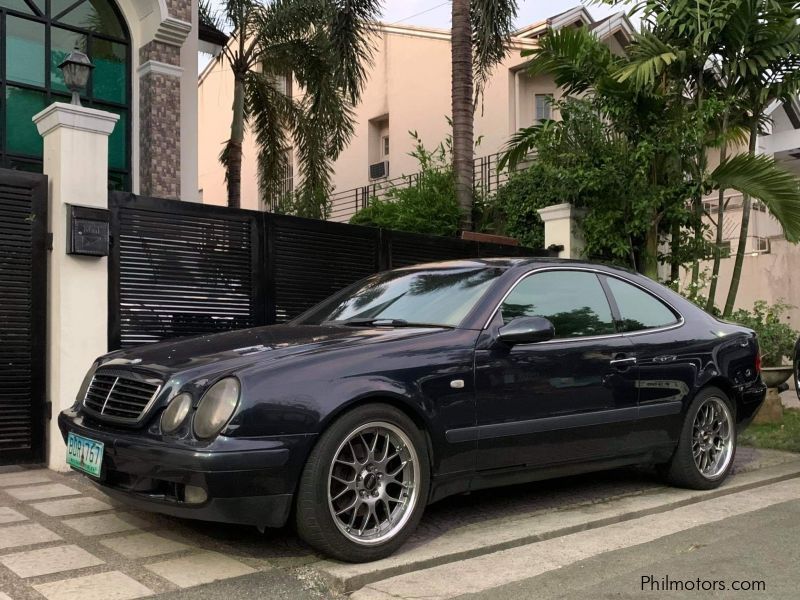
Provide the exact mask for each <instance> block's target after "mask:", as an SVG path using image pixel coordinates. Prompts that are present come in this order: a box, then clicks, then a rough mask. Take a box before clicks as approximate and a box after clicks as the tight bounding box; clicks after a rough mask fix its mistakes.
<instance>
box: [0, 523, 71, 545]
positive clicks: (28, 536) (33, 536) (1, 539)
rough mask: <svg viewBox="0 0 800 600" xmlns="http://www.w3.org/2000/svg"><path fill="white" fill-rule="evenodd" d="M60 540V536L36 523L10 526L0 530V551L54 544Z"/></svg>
mask: <svg viewBox="0 0 800 600" xmlns="http://www.w3.org/2000/svg"><path fill="white" fill-rule="evenodd" d="M60 539H61V536H60V535H58V534H56V533H53V532H52V531H50V530H49V529H47V528H46V527H42V526H41V525H39V524H37V523H25V524H24V525H12V526H9V527H3V529H2V530H0V550H5V549H6V548H16V547H17V546H30V545H31V544H43V543H45V542H55V541H57V540H60Z"/></svg>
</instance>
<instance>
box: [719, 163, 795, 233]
mask: <svg viewBox="0 0 800 600" xmlns="http://www.w3.org/2000/svg"><path fill="white" fill-rule="evenodd" d="M710 179H711V181H712V182H713V184H714V185H715V186H716V187H718V188H721V189H734V190H737V191H739V192H742V193H743V194H749V195H750V196H752V197H753V198H758V199H759V200H761V201H762V202H763V203H764V204H766V206H767V208H768V209H769V211H770V212H771V213H772V214H773V215H774V216H775V218H776V219H777V220H778V222H780V224H781V226H782V227H783V231H784V235H785V236H786V239H788V240H789V241H791V242H797V241H800V184H799V182H798V180H797V178H796V177H795V176H794V175H792V174H791V173H789V172H788V171H786V170H784V169H782V168H781V167H780V166H778V164H777V163H776V162H775V160H774V159H773V158H769V157H767V156H764V155H756V156H754V155H750V154H739V155H737V156H734V157H733V158H731V159H729V160H727V161H725V162H724V163H722V164H721V165H719V166H718V167H717V168H716V169H715V170H714V171H713V172H712V173H711V176H710Z"/></svg>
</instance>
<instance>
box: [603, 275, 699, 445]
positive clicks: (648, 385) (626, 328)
mask: <svg viewBox="0 0 800 600" xmlns="http://www.w3.org/2000/svg"><path fill="white" fill-rule="evenodd" d="M603 280H604V283H605V285H606V286H607V289H608V290H609V293H610V297H611V301H612V303H613V305H614V307H615V312H617V314H618V315H619V317H618V318H619V321H618V323H617V328H618V329H619V330H620V331H622V332H623V333H624V335H625V337H626V338H627V339H629V340H630V341H631V343H632V344H633V348H634V353H635V355H636V359H637V366H638V368H639V373H638V383H637V387H638V388H639V401H638V404H639V419H640V423H639V424H638V427H637V431H636V439H635V440H634V441H633V443H634V445H636V446H638V447H640V448H643V449H646V448H655V447H658V446H667V447H671V446H673V445H674V443H675V442H676V440H677V436H678V435H679V432H680V428H681V425H682V416H681V415H682V408H683V403H684V400H685V399H686V397H687V395H688V394H689V391H690V390H691V389H692V388H693V386H694V382H695V380H696V378H697V373H698V372H699V370H700V369H701V367H702V365H701V364H700V360H701V359H700V355H701V354H702V352H701V349H700V348H698V347H697V346H696V344H695V343H693V341H692V336H691V333H690V332H688V331H686V328H684V327H681V325H682V322H683V319H682V317H681V316H680V315H679V314H678V312H677V311H676V310H675V309H673V308H672V307H670V306H668V305H667V304H666V303H665V302H664V301H663V300H661V299H660V298H658V297H656V296H655V295H654V294H652V293H651V292H649V291H648V290H646V289H644V288H643V287H641V286H639V285H637V284H635V283H634V282H632V281H629V280H625V279H622V278H620V277H616V276H613V275H604V276H603ZM687 334H688V335H687Z"/></svg>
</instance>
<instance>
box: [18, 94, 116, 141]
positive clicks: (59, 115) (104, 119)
mask: <svg viewBox="0 0 800 600" xmlns="http://www.w3.org/2000/svg"><path fill="white" fill-rule="evenodd" d="M117 121H119V115H115V114H114V113H110V112H106V111H104V110H97V109H96V108H87V107H85V106H77V105H75V104H67V103H65V102H54V103H53V104H51V105H50V106H48V107H47V108H45V109H44V110H43V111H42V112H40V113H38V114H36V115H34V116H33V122H34V123H36V128H37V129H38V130H39V134H40V135H41V136H45V135H47V134H48V133H50V132H51V131H53V130H55V129H58V128H60V127H64V128H66V129H74V130H77V131H87V132H89V133H97V134H100V135H106V136H107V135H110V134H111V132H112V131H114V126H115V125H116V123H117Z"/></svg>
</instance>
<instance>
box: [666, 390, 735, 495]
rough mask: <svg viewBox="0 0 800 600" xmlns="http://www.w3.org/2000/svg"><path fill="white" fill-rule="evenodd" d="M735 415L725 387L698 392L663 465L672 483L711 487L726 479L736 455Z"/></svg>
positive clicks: (697, 487)
mask: <svg viewBox="0 0 800 600" xmlns="http://www.w3.org/2000/svg"><path fill="white" fill-rule="evenodd" d="M734 414H735V408H734V405H733V403H732V402H731V400H730V398H728V396H727V395H726V394H725V393H724V392H723V391H722V390H720V389H718V388H714V387H709V388H705V389H703V390H701V391H700V392H699V393H698V394H697V396H696V397H695V399H694V401H693V402H692V404H691V405H690V406H689V410H688V411H687V413H686V420H685V421H684V424H683V429H682V430H681V436H680V440H679V441H678V447H677V448H676V450H675V453H674V454H673V455H672V458H671V459H670V462H668V463H667V464H666V465H663V466H662V472H663V474H664V475H665V477H666V480H667V481H668V482H669V483H671V484H673V485H677V486H680V487H687V488H692V489H699V490H709V489H713V488H715V487H717V486H719V485H720V484H721V483H722V482H723V481H725V479H726V478H727V477H728V475H729V474H730V471H731V469H732V468H733V459H734V456H735V455H736V420H735V418H734Z"/></svg>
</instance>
